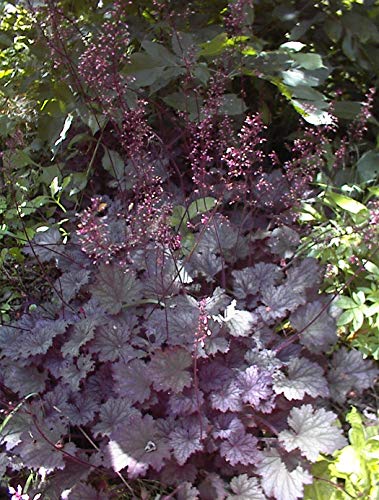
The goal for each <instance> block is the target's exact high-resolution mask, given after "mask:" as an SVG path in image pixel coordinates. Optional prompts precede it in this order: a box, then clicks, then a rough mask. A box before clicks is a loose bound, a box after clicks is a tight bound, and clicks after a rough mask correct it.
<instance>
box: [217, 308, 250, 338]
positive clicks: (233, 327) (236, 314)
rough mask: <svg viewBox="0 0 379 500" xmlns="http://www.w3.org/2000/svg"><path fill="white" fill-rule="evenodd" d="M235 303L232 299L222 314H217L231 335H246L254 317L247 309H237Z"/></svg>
mask: <svg viewBox="0 0 379 500" xmlns="http://www.w3.org/2000/svg"><path fill="white" fill-rule="evenodd" d="M236 304H237V301H236V300H233V301H232V303H231V304H230V305H229V306H228V307H227V308H226V310H225V313H224V316H219V319H220V321H222V322H223V323H225V324H226V326H227V328H228V330H229V332H230V335H233V337H247V336H248V335H249V334H250V333H251V329H252V326H253V324H254V322H255V317H254V315H253V314H252V313H251V312H249V311H239V310H237V309H236Z"/></svg>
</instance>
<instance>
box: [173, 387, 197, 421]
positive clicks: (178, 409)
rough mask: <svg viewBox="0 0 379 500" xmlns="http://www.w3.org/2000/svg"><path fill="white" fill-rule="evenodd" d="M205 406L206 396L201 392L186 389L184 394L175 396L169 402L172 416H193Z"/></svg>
mask: <svg viewBox="0 0 379 500" xmlns="http://www.w3.org/2000/svg"><path fill="white" fill-rule="evenodd" d="M203 404H204V395H203V393H202V392H201V391H200V390H194V389H184V390H183V393H182V394H173V395H172V396H171V397H170V400H169V407H170V410H169V412H170V415H174V416H178V415H191V414H192V413H195V412H196V411H198V410H199V408H201V407H202V405H203Z"/></svg>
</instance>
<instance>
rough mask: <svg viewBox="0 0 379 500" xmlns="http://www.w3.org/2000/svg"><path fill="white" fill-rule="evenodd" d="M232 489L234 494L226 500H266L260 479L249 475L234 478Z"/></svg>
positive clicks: (231, 482) (231, 483)
mask: <svg viewBox="0 0 379 500" xmlns="http://www.w3.org/2000/svg"><path fill="white" fill-rule="evenodd" d="M230 489H231V490H232V492H233V494H231V495H228V496H227V498H226V500H266V496H265V495H264V494H263V491H262V488H261V487H260V485H259V482H258V479H257V478H256V477H249V476H248V475H247V474H241V475H240V476H236V477H233V479H232V480H231V481H230Z"/></svg>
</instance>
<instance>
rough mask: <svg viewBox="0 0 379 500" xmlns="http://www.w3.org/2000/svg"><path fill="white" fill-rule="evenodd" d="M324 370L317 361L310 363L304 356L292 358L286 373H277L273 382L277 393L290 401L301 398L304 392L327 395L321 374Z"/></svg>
mask: <svg viewBox="0 0 379 500" xmlns="http://www.w3.org/2000/svg"><path fill="white" fill-rule="evenodd" d="M323 373H324V370H323V369H322V368H321V366H320V365H318V364H317V363H312V362H311V361H309V360H308V359H306V358H294V359H292V360H291V361H290V364H289V366H288V374H287V376H285V375H284V374H283V373H280V372H279V373H278V374H277V376H276V377H275V379H274V380H275V382H274V384H273V387H274V390H275V392H276V393H277V394H284V396H285V397H286V398H287V399H289V400H290V401H292V400H293V399H303V398H304V396H305V395H306V394H309V396H311V397H313V398H316V397H317V396H322V397H325V398H327V397H329V389H328V384H327V382H326V380H325V378H324V376H323Z"/></svg>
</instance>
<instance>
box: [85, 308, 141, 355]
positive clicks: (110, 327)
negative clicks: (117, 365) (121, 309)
mask: <svg viewBox="0 0 379 500" xmlns="http://www.w3.org/2000/svg"><path fill="white" fill-rule="evenodd" d="M132 318H133V317H132ZM133 326H134V320H133V319H126V318H124V317H122V316H121V317H114V318H112V319H110V320H109V321H107V323H106V324H105V325H102V326H100V327H99V328H97V329H96V333H95V338H94V340H93V342H91V347H90V351H91V352H96V353H98V356H99V359H100V361H115V360H117V359H119V358H121V359H124V360H127V359H129V358H130V356H133V357H134V349H133V348H132V346H131V345H130V336H131V333H132V327H133Z"/></svg>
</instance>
